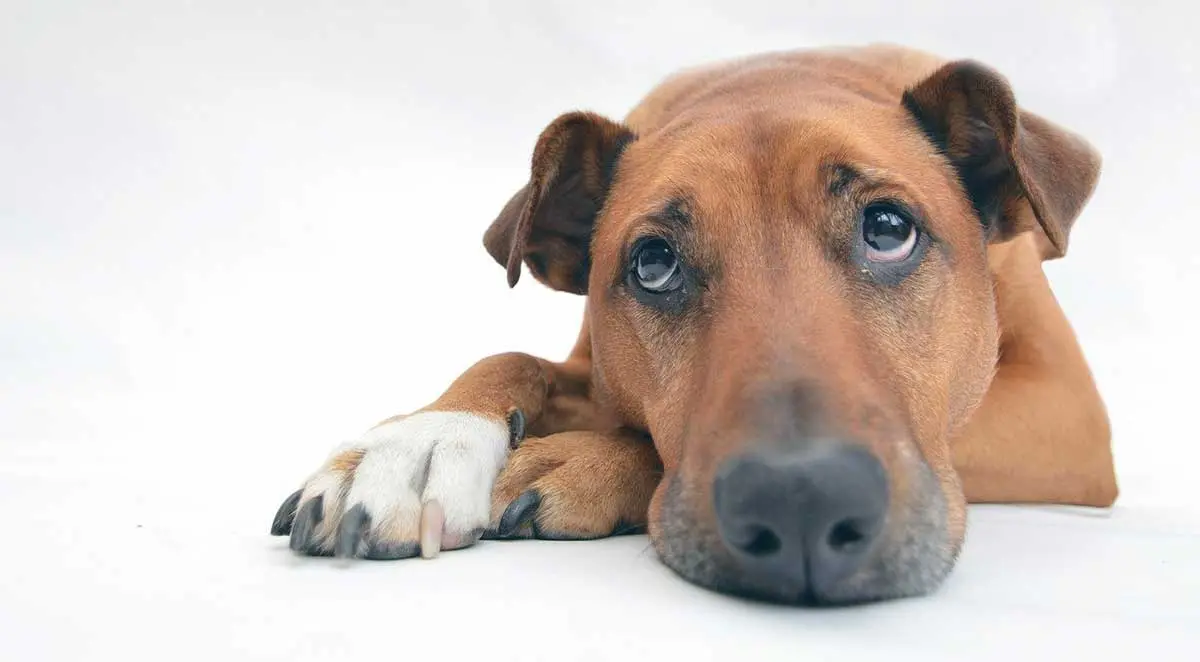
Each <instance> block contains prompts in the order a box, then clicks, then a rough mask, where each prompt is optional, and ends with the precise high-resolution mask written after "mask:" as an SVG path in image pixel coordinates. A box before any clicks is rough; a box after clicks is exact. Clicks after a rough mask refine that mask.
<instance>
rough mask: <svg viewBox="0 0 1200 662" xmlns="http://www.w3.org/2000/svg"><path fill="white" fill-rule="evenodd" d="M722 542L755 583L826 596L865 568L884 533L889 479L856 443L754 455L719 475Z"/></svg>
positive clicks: (737, 460) (728, 465) (716, 499)
mask: <svg viewBox="0 0 1200 662" xmlns="http://www.w3.org/2000/svg"><path fill="white" fill-rule="evenodd" d="M713 500H714V506H715V508H716V515H717V524H718V528H719V530H720V534H721V537H722V538H723V539H724V541H725V544H726V545H727V546H728V548H729V550H730V553H732V554H733V556H734V557H735V558H736V559H737V560H738V561H739V562H740V563H739V565H741V567H742V568H743V570H744V571H745V572H746V573H747V574H748V575H750V576H749V577H747V579H748V580H749V583H751V584H755V585H761V584H764V583H765V584H768V585H771V586H779V585H780V584H782V585H784V586H789V587H792V588H795V589H797V590H800V591H816V592H820V591H821V590H822V589H823V587H829V586H832V585H833V584H835V583H836V582H838V581H839V580H841V579H843V578H844V577H846V576H848V575H849V574H850V573H852V572H853V571H854V570H855V569H856V568H858V567H860V566H861V565H862V563H863V561H864V559H865V558H866V557H867V555H868V553H869V552H870V551H871V548H872V546H873V543H874V542H875V539H876V538H877V537H879V535H880V533H881V532H882V531H883V525H884V520H885V518H886V516H887V509H888V481H887V474H886V473H885V471H884V469H883V465H882V464H880V462H879V460H878V459H876V458H875V456H874V455H873V454H871V453H870V451H868V450H866V449H865V448H863V447H861V446H857V445H852V444H847V443H835V442H820V443H813V444H809V445H806V447H805V448H803V449H789V450H782V449H781V450H755V451H751V452H748V453H744V454H742V455H738V456H735V457H733V458H731V459H729V460H727V461H726V462H725V463H724V464H723V465H722V466H721V467H720V469H719V470H718V471H717V476H716V482H715V483H714V485H713Z"/></svg>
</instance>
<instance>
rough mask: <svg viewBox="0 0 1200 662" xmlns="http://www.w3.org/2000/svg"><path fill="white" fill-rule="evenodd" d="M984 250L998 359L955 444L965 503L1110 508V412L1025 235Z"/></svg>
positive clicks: (1114, 494)
mask: <svg viewBox="0 0 1200 662" xmlns="http://www.w3.org/2000/svg"><path fill="white" fill-rule="evenodd" d="M989 258H990V260H991V262H992V269H993V273H994V276H995V293H996V310H997V313H998V314H999V317H1000V323H1001V327H1002V334H1001V352H1000V354H1001V358H1000V363H999V366H998V368H997V371H996V376H995V378H994V379H993V380H992V385H991V387H990V388H989V390H988V392H987V395H986V396H985V397H984V399H983V402H982V403H981V404H980V406H979V408H978V410H976V412H975V413H974V414H973V415H972V417H971V419H970V420H969V421H968V422H967V425H966V427H965V428H964V429H963V430H961V431H960V432H959V434H958V435H957V438H956V439H954V440H953V442H952V444H951V450H952V452H953V456H954V466H955V469H956V471H957V472H958V474H959V477H960V478H961V480H962V484H963V491H964V492H965V494H966V497H967V501H969V502H971V503H997V502H1000V503H1057V504H1074V505H1086V506H1099V507H1105V506H1110V505H1112V503H1113V502H1114V501H1115V500H1116V498H1117V481H1116V476H1115V474H1114V472H1113V456H1112V447H1111V444H1110V440H1111V434H1110V430H1109V423H1108V414H1107V412H1106V411H1105V407H1104V402H1103V401H1102V400H1101V398H1100V394H1099V392H1098V391H1097V389H1096V384H1095V382H1094V381H1093V379H1092V374H1091V371H1090V370H1089V369H1088V365H1087V361H1086V359H1085V357H1084V355H1083V351H1082V350H1081V349H1080V347H1079V343H1078V341H1077V340H1076V338H1075V333H1074V331H1073V330H1072V329H1071V325H1070V324H1069V323H1068V322H1067V318H1066V315H1065V314H1064V313H1063V311H1062V308H1061V307H1060V306H1059V305H1058V301H1057V300H1056V299H1055V298H1054V294H1053V293H1052V292H1051V290H1050V283H1049V282H1048V281H1047V279H1046V276H1045V275H1044V273H1043V272H1042V268H1041V251H1040V249H1039V248H1038V245H1037V243H1036V242H1035V238H1034V237H1032V236H1030V235H1029V234H1025V235H1021V236H1019V237H1018V238H1016V239H1014V240H1012V241H1009V242H1007V243H1005V244H1001V245H999V246H995V247H993V248H992V250H991V254H990V255H989Z"/></svg>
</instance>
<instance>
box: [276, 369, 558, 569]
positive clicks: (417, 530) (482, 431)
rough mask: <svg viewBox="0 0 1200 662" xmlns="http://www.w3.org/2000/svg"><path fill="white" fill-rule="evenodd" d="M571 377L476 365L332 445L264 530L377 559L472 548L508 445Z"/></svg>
mask: <svg viewBox="0 0 1200 662" xmlns="http://www.w3.org/2000/svg"><path fill="white" fill-rule="evenodd" d="M573 374H574V373H573V372H572V371H571V370H570V369H569V366H567V367H566V368H564V367H563V366H560V365H559V364H552V363H550V362H548V361H544V360H541V359H538V358H535V357H532V356H528V355H525V354H502V355H498V356H493V357H489V358H487V359H484V360H482V361H480V362H479V363H476V364H475V365H474V366H472V367H471V368H470V369H468V370H467V371H466V372H465V373H464V374H463V375H462V376H460V377H459V378H458V379H457V380H455V382H454V383H453V384H452V385H451V386H450V388H449V389H447V390H446V392H445V393H444V394H443V395H442V396H441V397H440V398H438V400H437V401H436V402H434V403H433V404H431V405H429V406H428V407H425V408H423V409H421V410H419V411H417V412H414V413H412V414H409V415H406V416H396V417H393V418H390V419H387V420H385V421H383V422H381V423H380V424H378V425H377V426H375V427H374V428H372V429H371V430H369V431H367V432H366V433H365V434H364V435H363V436H362V437H361V438H359V439H358V440H356V441H354V442H351V443H349V444H345V445H343V446H342V447H341V448H338V449H337V450H335V451H334V452H333V454H332V455H330V457H329V458H328V459H327V460H326V462H325V463H324V465H323V466H322V467H321V468H320V469H319V470H318V471H317V472H316V473H314V474H313V475H312V476H311V477H310V478H309V479H308V480H307V481H305V483H304V485H303V487H301V489H299V490H297V491H296V492H295V493H293V494H292V495H291V496H290V497H288V499H287V500H285V501H284V503H283V505H282V506H281V507H280V508H279V512H278V513H277V514H276V517H275V521H274V522H273V523H272V526H271V533H273V534H275V535H290V546H291V548H292V549H293V550H295V551H296V552H299V553H303V554H311V555H328V554H336V555H338V556H347V557H366V558H376V559H396V558H405V557H410V556H415V555H416V554H417V553H418V552H420V553H422V554H423V555H424V556H433V555H435V554H436V553H437V552H438V551H439V550H443V549H445V550H449V549H457V548H460V547H465V546H468V545H471V544H473V543H474V542H475V541H476V540H478V539H479V537H480V535H481V534H482V533H483V531H484V530H485V528H486V527H487V525H488V523H489V519H490V514H491V512H490V511H491V493H492V487H493V485H494V483H495V480H496V476H497V475H498V474H499V472H500V470H501V468H502V467H503V466H504V463H505V461H506V459H507V458H508V454H509V449H510V447H511V446H513V445H515V443H516V441H519V439H520V438H521V437H522V436H523V435H524V431H525V428H526V426H527V425H537V426H539V427H545V425H546V424H547V420H546V419H547V416H544V415H543V413H544V411H545V410H547V409H548V405H549V404H550V400H551V398H552V397H553V396H555V395H556V394H558V393H561V394H562V396H563V397H564V398H567V399H568V400H569V399H571V397H572V393H573V392H577V391H579V388H580V387H579V385H578V384H573V383H571V378H572V376H573ZM550 408H552V409H556V410H557V409H561V407H550ZM549 418H554V416H550V417H549Z"/></svg>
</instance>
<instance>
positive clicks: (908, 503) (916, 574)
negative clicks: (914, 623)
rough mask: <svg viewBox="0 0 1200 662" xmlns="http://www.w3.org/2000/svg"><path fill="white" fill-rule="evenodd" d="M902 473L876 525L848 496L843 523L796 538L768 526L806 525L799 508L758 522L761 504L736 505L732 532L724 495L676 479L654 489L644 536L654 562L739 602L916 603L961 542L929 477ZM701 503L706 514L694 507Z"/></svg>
mask: <svg viewBox="0 0 1200 662" xmlns="http://www.w3.org/2000/svg"><path fill="white" fill-rule="evenodd" d="M826 469H827V471H826V473H827V475H828V474H829V473H830V472H829V471H828V467H826ZM907 469H908V470H909V472H910V473H909V474H908V476H909V478H908V480H907V481H906V484H907V487H906V489H905V490H904V493H903V495H900V496H893V498H892V500H891V503H890V505H889V506H888V507H887V508H886V512H885V513H883V514H882V516H881V517H880V518H879V519H877V520H874V521H872V520H871V519H870V516H866V517H860V516H858V515H859V514H861V513H864V512H869V511H870V503H869V502H870V501H871V500H872V497H871V496H870V495H867V496H866V497H854V496H851V497H848V498H850V499H851V500H854V499H857V501H856V502H854V503H850V504H849V505H847V506H846V507H845V508H844V509H843V510H844V512H845V513H847V514H848V516H847V517H839V516H837V515H835V516H833V517H824V516H817V517H815V520H816V521H817V522H818V524H816V525H806V524H800V525H799V528H801V529H806V530H805V531H804V532H803V533H794V532H789V531H787V530H785V529H784V528H783V526H784V525H778V524H776V525H773V524H770V522H798V523H804V522H812V521H814V516H813V513H812V512H811V510H810V512H804V510H805V508H804V504H798V507H796V508H793V509H792V510H791V511H790V512H788V511H784V512H782V513H778V514H770V515H766V516H764V512H765V511H766V510H769V509H770V508H771V506H770V505H769V504H770V503H771V502H770V500H769V499H767V500H759V501H756V500H755V499H753V498H750V499H743V500H742V502H741V503H740V504H738V506H739V507H740V508H742V509H744V510H745V515H744V517H743V519H744V521H745V522H748V523H747V524H746V525H745V526H742V527H741V528H739V527H738V526H736V525H730V524H729V523H728V517H726V521H722V517H721V514H720V513H721V511H722V509H725V510H726V511H727V510H728V509H729V506H728V505H725V504H723V503H722V501H723V500H728V497H727V496H722V495H721V494H720V491H719V490H717V491H716V492H717V493H716V494H712V495H710V494H707V492H709V491H708V490H704V491H703V492H705V493H706V494H704V496H701V492H702V491H701V490H696V489H692V488H691V486H690V484H689V481H688V480H687V476H686V472H680V471H676V472H673V473H672V474H669V475H668V476H667V477H666V478H665V480H664V484H663V486H662V487H661V489H662V493H661V494H660V495H659V499H660V506H659V508H658V517H656V518H655V519H654V521H652V523H651V527H650V533H651V537H652V539H653V542H654V546H655V549H656V550H657V552H658V554H659V557H660V558H661V559H662V560H663V562H664V563H666V565H667V566H668V567H670V568H671V569H672V570H674V571H675V572H676V573H678V574H679V575H680V576H682V577H683V578H685V579H687V580H688V581H691V582H693V583H695V584H698V585H701V586H704V587H707V588H710V589H713V590H716V591H719V592H722V593H727V594H731V595H736V596H740V597H746V598H750V599H755V600H763V601H768V602H775V603H783V604H792V605H805V606H836V605H850V604H858V603H864V602H874V601H880V600H888V599H894V598H903V597H912V596H919V595H923V594H926V593H929V592H931V591H933V590H934V589H936V588H937V587H938V586H939V585H941V583H942V581H943V580H944V579H945V577H946V576H947V575H948V574H949V572H950V570H951V569H952V568H953V566H954V562H955V560H956V558H957V555H958V551H959V547H960V543H961V540H956V539H954V538H955V536H953V535H952V534H951V531H950V527H949V526H948V512H947V510H948V509H947V499H946V497H945V495H944V493H943V491H942V486H941V485H940V483H939V481H938V479H937V477H936V476H935V474H934V472H933V471H932V470H931V469H930V468H929V467H928V465H926V464H925V463H924V462H919V461H914V462H912V466H911V467H907ZM832 473H834V474H836V473H837V472H836V470H835V471H833V472H832ZM752 478H753V479H754V480H756V481H757V482H758V483H759V484H767V485H769V483H770V481H771V478H770V477H769V476H764V475H759V476H753V477H752ZM831 478H833V479H834V480H836V481H839V482H843V483H845V482H847V481H849V482H850V483H851V484H852V485H851V487H853V488H854V489H865V490H867V491H869V490H870V489H872V488H871V487H870V486H869V485H866V483H864V481H866V482H869V481H870V478H863V477H859V478H855V477H854V476H853V475H845V472H844V470H843V475H833V476H831ZM855 481H857V484H855ZM767 496H769V494H768V495H767ZM779 496H780V497H781V498H782V499H783V500H784V501H786V500H787V498H786V495H783V494H780V495H779ZM793 496H794V492H793ZM793 500H794V499H793ZM708 503H711V504H712V505H711V506H708V507H706V508H703V509H702V508H698V507H696V506H697V505H701V504H704V505H707V504H708ZM808 503H809V506H810V509H811V508H813V507H815V508H820V505H819V504H818V505H817V506H813V505H812V503H813V499H809V501H808ZM776 507H777V506H776ZM756 508H757V509H759V510H756ZM826 520H827V521H826ZM764 522H766V524H764Z"/></svg>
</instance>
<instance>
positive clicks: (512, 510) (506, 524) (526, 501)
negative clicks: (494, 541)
mask: <svg viewBox="0 0 1200 662" xmlns="http://www.w3.org/2000/svg"><path fill="white" fill-rule="evenodd" d="M540 505H542V495H541V494H539V493H538V492H537V490H527V491H525V492H524V493H522V494H521V496H519V497H517V498H516V499H514V500H513V502H512V503H510V504H508V507H507V508H505V509H504V514H503V515H501V516H500V523H499V524H498V525H497V526H496V533H497V535H498V536H499V537H501V538H507V537H509V536H511V535H513V534H514V533H516V532H517V530H518V529H520V528H521V527H522V526H524V525H526V524H530V523H531V520H532V519H533V516H534V515H535V514H537V509H538V506H540Z"/></svg>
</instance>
